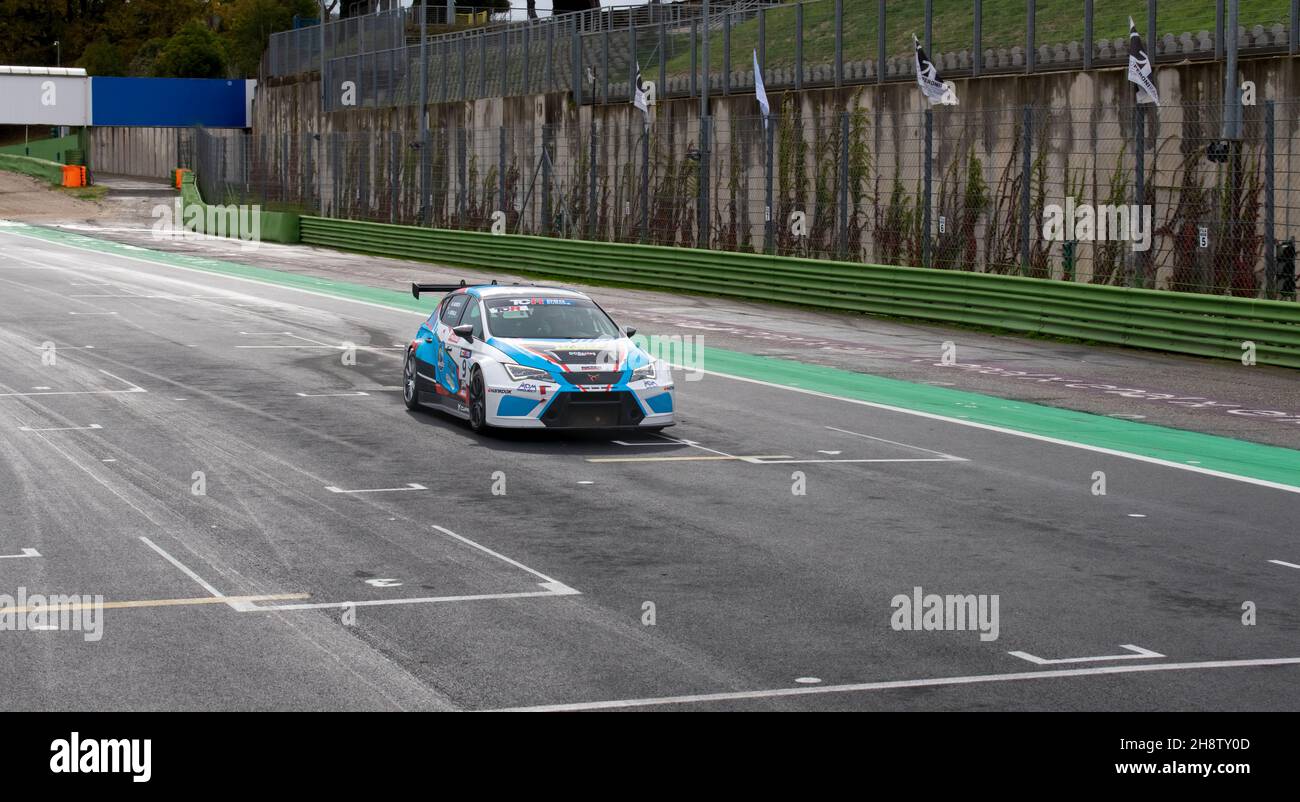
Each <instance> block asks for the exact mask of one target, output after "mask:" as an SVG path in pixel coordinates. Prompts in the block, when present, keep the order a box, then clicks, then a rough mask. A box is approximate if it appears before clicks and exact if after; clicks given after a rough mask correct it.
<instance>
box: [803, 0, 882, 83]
mask: <svg viewBox="0 0 1300 802" xmlns="http://www.w3.org/2000/svg"><path fill="white" fill-rule="evenodd" d="M881 2H882V3H883V2H884V0H881ZM794 88H795V91H799V90H801V89H803V3H800V4H798V5H797V6H795V7H794Z"/></svg>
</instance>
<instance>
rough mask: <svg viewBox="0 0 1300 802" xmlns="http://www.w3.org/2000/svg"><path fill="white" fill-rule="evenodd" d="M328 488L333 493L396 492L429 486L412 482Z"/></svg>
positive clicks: (423, 488) (424, 488)
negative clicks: (362, 488) (402, 484)
mask: <svg viewBox="0 0 1300 802" xmlns="http://www.w3.org/2000/svg"><path fill="white" fill-rule="evenodd" d="M325 489H326V490H328V491H330V492H331V493H394V492H397V491H400V490H428V489H429V488H427V487H425V486H424V485H421V484H416V483H415V482H411V483H410V484H408V485H406V487H376V488H373V489H368V490H344V489H343V488H341V487H333V486H327V487H326V488H325Z"/></svg>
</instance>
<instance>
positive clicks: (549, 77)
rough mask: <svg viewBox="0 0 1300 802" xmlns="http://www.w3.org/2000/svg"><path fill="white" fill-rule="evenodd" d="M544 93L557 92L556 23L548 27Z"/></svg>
mask: <svg viewBox="0 0 1300 802" xmlns="http://www.w3.org/2000/svg"><path fill="white" fill-rule="evenodd" d="M543 83H544V86H543V87H542V91H544V92H554V91H555V23H551V24H550V25H547V26H546V74H545V79H544V81H543Z"/></svg>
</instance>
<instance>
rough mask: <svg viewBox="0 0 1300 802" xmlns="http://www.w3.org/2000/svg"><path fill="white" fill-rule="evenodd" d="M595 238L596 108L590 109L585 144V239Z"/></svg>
mask: <svg viewBox="0 0 1300 802" xmlns="http://www.w3.org/2000/svg"><path fill="white" fill-rule="evenodd" d="M595 238H596V110H595V109H592V110H591V144H589V145H588V146H587V239H595Z"/></svg>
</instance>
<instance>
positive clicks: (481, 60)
mask: <svg viewBox="0 0 1300 802" xmlns="http://www.w3.org/2000/svg"><path fill="white" fill-rule="evenodd" d="M477 39H478V95H476V97H487V48H488V45H487V33H485V32H484V33H480V34H478V36H477Z"/></svg>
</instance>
